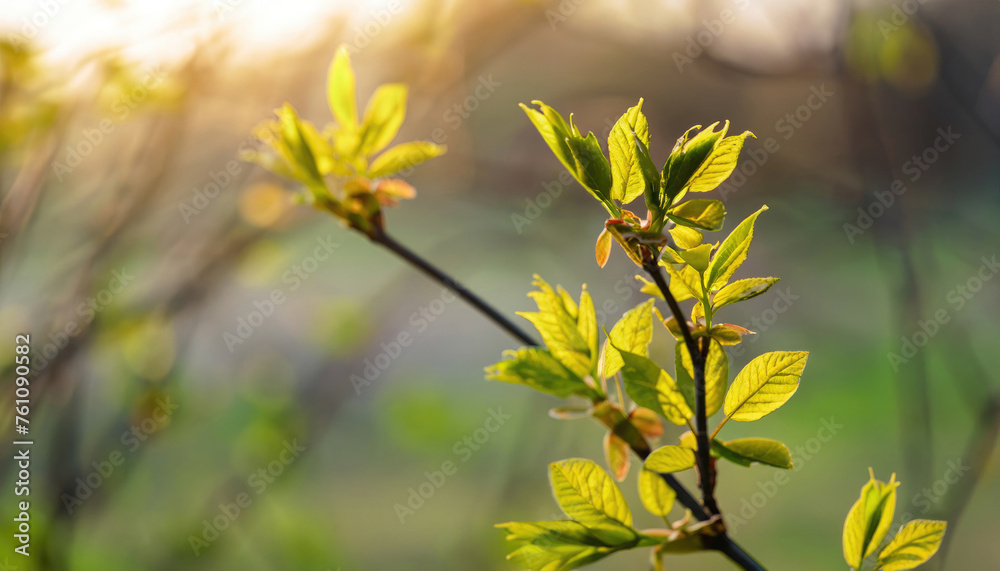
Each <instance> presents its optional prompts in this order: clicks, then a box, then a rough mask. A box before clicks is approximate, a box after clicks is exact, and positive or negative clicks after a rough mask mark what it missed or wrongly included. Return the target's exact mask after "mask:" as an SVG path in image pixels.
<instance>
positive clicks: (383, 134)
mask: <svg viewBox="0 0 1000 571" xmlns="http://www.w3.org/2000/svg"><path fill="white" fill-rule="evenodd" d="M407 91H408V90H407V88H406V86H405V85H403V84H401V83H389V84H386V85H381V86H379V87H378V89H376V90H375V93H374V94H373V95H372V98H371V99H370V100H369V101H368V106H367V108H366V109H365V119H364V121H363V122H362V123H361V143H360V148H359V149H358V152H359V153H360V154H362V155H373V154H375V153H377V152H379V151H381V150H382V149H384V148H385V147H386V146H387V145H388V144H389V143H390V142H392V140H393V139H395V138H396V133H398V132H399V127H400V125H402V124H403V119H404V118H406V96H407Z"/></svg>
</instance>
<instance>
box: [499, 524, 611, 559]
mask: <svg viewBox="0 0 1000 571" xmlns="http://www.w3.org/2000/svg"><path fill="white" fill-rule="evenodd" d="M496 527H498V528H500V529H503V530H504V531H506V532H507V541H508V542H509V543H510V553H509V554H508V555H507V559H508V560H509V561H510V562H511V563H513V564H514V565H517V566H518V567H522V568H525V569H531V570H532V571H560V570H564V569H577V568H579V567H583V566H584V565H588V564H590V563H593V562H595V561H598V560H600V559H602V558H604V557H606V556H608V555H610V554H612V553H614V552H615V551H618V550H619V549H622V548H627V547H628V544H624V545H622V546H621V547H619V546H616V545H608V544H607V543H605V542H604V541H602V540H601V539H600V538H598V537H597V536H595V535H594V534H593V533H592V532H591V531H590V530H588V529H587V528H586V527H585V526H583V525H582V524H580V523H579V522H575V521H539V522H530V523H529V522H508V523H501V524H497V526H496Z"/></svg>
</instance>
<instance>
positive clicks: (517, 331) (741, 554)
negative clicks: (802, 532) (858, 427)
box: [369, 231, 764, 571]
mask: <svg viewBox="0 0 1000 571" xmlns="http://www.w3.org/2000/svg"><path fill="white" fill-rule="evenodd" d="M369 237H370V238H371V240H372V241H373V242H375V243H377V244H381V245H382V246H385V247H386V248H388V249H389V250H391V251H392V252H393V253H395V254H397V255H399V257H401V258H403V259H404V260H406V261H407V262H409V263H410V264H411V265H413V266H414V267H415V268H417V269H418V270H420V271H421V272H423V273H424V274H426V275H427V276H429V277H430V278H432V279H433V280H434V281H436V282H438V283H440V284H441V285H443V286H444V287H446V288H448V289H450V290H451V291H453V292H454V293H455V294H456V295H458V296H459V297H461V298H462V299H464V300H465V301H467V302H469V304H471V305H472V306H473V307H475V308H476V309H478V310H479V311H480V312H482V313H483V315H485V316H486V317H487V318H489V319H490V321H492V322H493V323H495V324H496V325H498V326H500V328H501V329H503V330H504V331H506V332H507V333H509V334H510V335H511V336H513V337H514V338H515V339H517V340H519V341H521V342H522V343H524V344H526V345H531V346H539V345H540V344H539V343H538V342H537V341H535V340H534V339H533V338H532V337H531V336H530V335H528V334H527V333H525V332H524V330H522V329H521V328H520V327H518V326H517V325H514V324H513V323H511V321H510V320H509V319H507V318H506V317H504V316H503V315H501V314H500V312H498V311H497V310H496V309H494V308H493V307H492V306H490V305H489V304H487V303H486V302H485V301H483V300H482V299H481V298H480V297H479V296H477V295H476V294H474V293H472V292H471V291H469V290H468V289H466V288H465V286H463V285H462V284H460V283H458V281H456V280H455V279H453V278H452V277H451V276H449V275H448V274H446V273H444V272H443V271H441V270H440V269H438V268H437V267H435V266H434V265H432V264H431V263H430V262H428V261H427V260H424V259H423V258H421V257H420V256H418V255H417V254H416V253H414V252H412V251H411V250H409V249H408V248H406V247H405V246H403V245H402V244H400V243H399V242H397V241H396V240H394V239H393V238H392V237H391V236H389V235H388V234H386V233H385V232H384V231H378V232H377V233H376V234H375V235H374V236H369ZM654 268H655V266H654ZM652 275H653V279H654V280H655V279H657V278H658V281H657V283H658V284H661V282H662V281H663V276H662V274H660V273H659V272H658V271H657V272H655V273H653V274H652ZM660 287H661V289H664V290H665V291H666V297H667V299H668V300H669V301H668V303H672V306H671V311H673V312H674V315H675V316H681V315H682V314H681V312H680V307H678V306H677V302H676V301H674V299H673V297H672V296H670V291H669V289H665V284H664V285H661V286H660ZM678 321H679V322H681V327H682V328H683V329H682V331H684V332H685V333H686V335H685V339H686V340H688V341H689V343H690V344H689V345H688V347H689V348H690V347H692V346H694V347H695V348H696V349H695V351H694V352H693V353H692V355H698V356H699V359H698V360H697V361H698V362H700V363H701V365H700V369H701V371H702V387H704V369H705V367H704V359H701V358H700V355H701V354H700V353H699V352H698V351H697V345H696V344H694V339H693V338H692V337H691V332H690V331H689V330H688V328H687V323H686V322H684V321H683V320H682V319H681V318H678ZM697 368H698V366H697V365H696V370H697ZM702 403H703V405H704V390H702ZM702 417H704V406H702ZM600 420H602V421H604V422H605V424H610V425H609V426H608V428H609V429H611V430H612V431H617V430H620V429H619V428H618V426H617V425H616V423H614V422H611V423H608V422H607V421H605V419H600ZM633 430H634V428H633ZM701 432H702V435H703V436H704V435H705V434H706V433H705V430H704V429H702V431H701ZM639 439H640V440H641V442H636V443H634V444H630V447H631V448H632V451H633V452H634V453H635V454H636V456H638V457H639V459H641V460H645V459H646V457H647V456H649V453H650V450H651V448H650V446H649V444H648V443H647V442H645V438H643V437H642V435H639ZM627 441H628V440H627ZM698 448H699V449H703V448H702V445H701V442H700V441H699V443H698ZM704 449H705V450H707V449H708V448H707V445H706V447H705V448H704ZM660 477H662V478H663V481H664V482H666V483H667V485H668V486H670V488H671V489H672V490H674V492H675V493H676V494H677V499H678V500H679V501H680V502H681V504H683V505H684V507H685V508H687V509H688V510H690V511H691V513H692V514H693V515H694V516H695V517H696V518H698V519H699V520H701V521H706V520H709V519H711V517H712V515H711V514H709V513H708V512H706V511H705V507H704V506H703V505H702V504H701V503H700V502H699V501H698V500H697V499H696V498H695V497H694V496H693V495H691V492H689V491H688V490H687V488H685V487H684V484H681V483H680V481H679V480H678V479H677V478H675V477H674V476H673V475H672V474H660ZM712 505H714V500H713V502H712ZM716 512H717V510H716ZM711 546H712V548H713V549H716V550H718V551H719V552H721V553H723V554H724V555H726V557H728V558H729V559H730V560H732V561H733V563H735V564H737V565H739V566H740V567H741V568H743V569H748V570H750V571H763V569H764V568H763V567H762V566H761V565H760V564H759V563H757V561H755V560H754V558H753V557H751V556H750V555H749V554H748V553H747V552H746V551H744V550H743V548H742V547H740V546H739V545H737V544H736V542H734V541H733V540H732V539H731V538H730V537H729V536H728V535H727V534H726V533H725V531H724V530H722V532H721V534H720V535H719V536H717V537H714V538H713V539H712V545H711Z"/></svg>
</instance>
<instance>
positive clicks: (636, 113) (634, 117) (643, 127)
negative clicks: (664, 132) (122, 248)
mask: <svg viewBox="0 0 1000 571" xmlns="http://www.w3.org/2000/svg"><path fill="white" fill-rule="evenodd" d="M633 133H635V135H636V136H637V137H638V138H639V140H641V141H642V142H643V143H644V144H645V145H646V147H649V123H648V122H647V121H646V116H645V115H643V114H642V99H640V100H639V103H638V105H636V106H635V107H630V108H629V110H628V111H626V112H625V114H624V115H622V116H621V117H620V118H619V119H618V122H617V123H615V126H614V127H612V128H611V133H610V134H609V135H608V151H609V153H610V154H611V177H612V181H613V182H612V187H611V198H613V199H615V200H618V201H620V202H621V203H622V204H628V203H630V202H632V201H633V200H635V199H636V198H638V197H639V196H640V195H642V194H643V192H644V191H645V190H646V181H645V179H644V178H643V174H642V169H641V167H640V166H639V158H638V156H637V154H636V145H635V143H634V142H633V139H632V134H633Z"/></svg>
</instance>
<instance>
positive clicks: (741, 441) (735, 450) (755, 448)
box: [716, 438, 792, 470]
mask: <svg viewBox="0 0 1000 571" xmlns="http://www.w3.org/2000/svg"><path fill="white" fill-rule="evenodd" d="M716 442H718V441H716ZM719 444H720V446H721V448H722V449H723V450H724V451H725V452H729V453H730V454H731V455H732V456H730V455H727V454H725V453H723V454H721V455H722V457H723V458H726V459H727V460H730V461H733V462H735V463H736V464H740V465H743V466H749V465H750V464H752V463H754V462H758V463H760V464H766V465H768V466H774V467H775V468H784V469H785V470H791V469H792V453H791V452H790V451H789V450H788V447H787V446H785V445H784V444H782V443H781V442H778V441H777V440H770V439H768V438H738V439H736V440H730V441H728V442H722V443H719ZM733 456H735V457H736V458H737V459H734V458H733Z"/></svg>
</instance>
